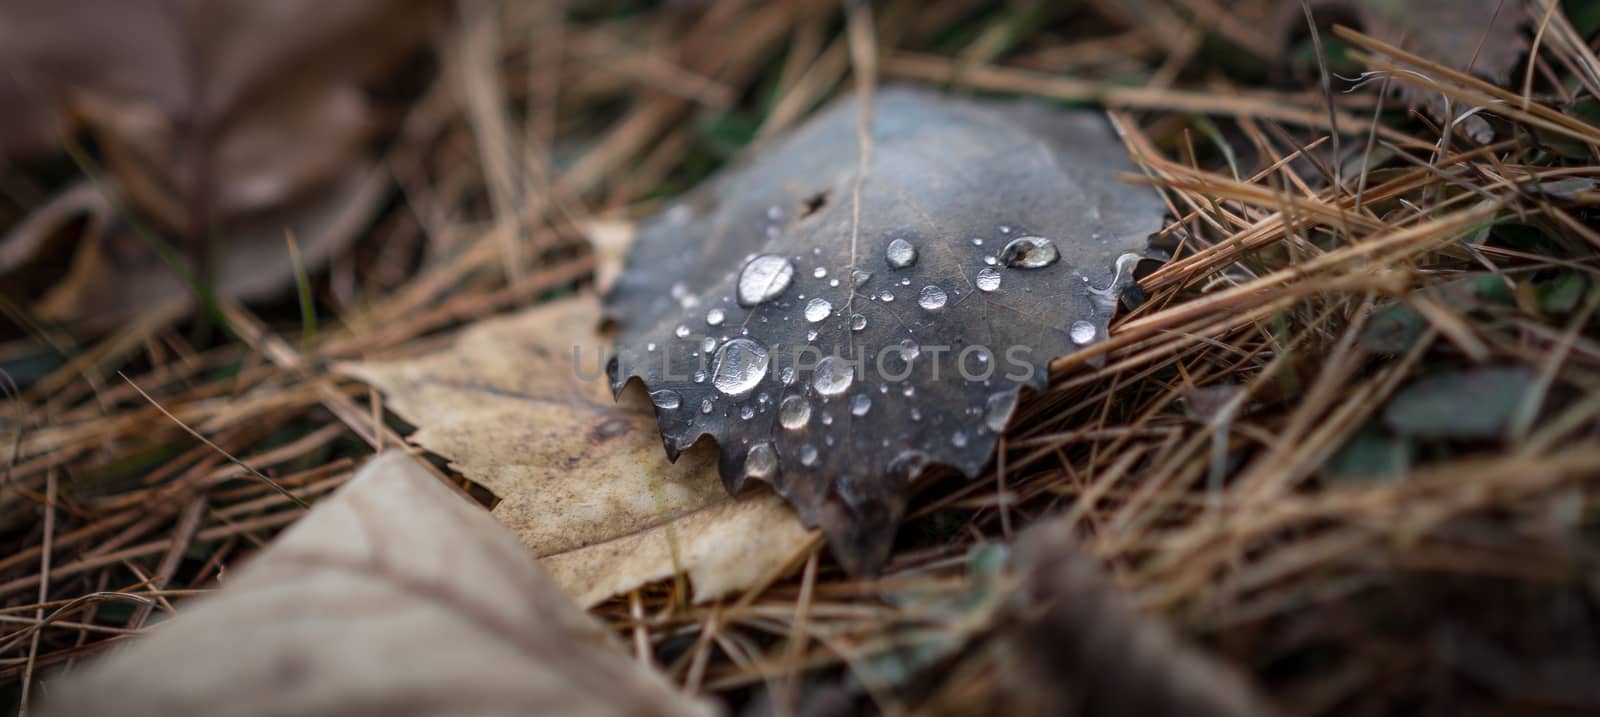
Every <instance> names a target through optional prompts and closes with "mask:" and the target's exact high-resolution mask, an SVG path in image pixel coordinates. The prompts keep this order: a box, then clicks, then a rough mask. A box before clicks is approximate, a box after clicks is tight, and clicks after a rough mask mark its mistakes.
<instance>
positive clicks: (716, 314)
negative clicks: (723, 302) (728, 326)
mask: <svg viewBox="0 0 1600 717" xmlns="http://www.w3.org/2000/svg"><path fill="white" fill-rule="evenodd" d="M725 318H727V314H724V313H723V312H722V309H712V310H710V311H707V312H706V323H707V324H708V325H711V326H721V325H722V320H723V319H725Z"/></svg>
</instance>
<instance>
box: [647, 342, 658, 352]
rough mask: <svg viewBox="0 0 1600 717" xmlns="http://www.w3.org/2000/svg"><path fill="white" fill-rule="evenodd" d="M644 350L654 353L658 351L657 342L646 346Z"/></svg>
mask: <svg viewBox="0 0 1600 717" xmlns="http://www.w3.org/2000/svg"><path fill="white" fill-rule="evenodd" d="M644 350H646V351H654V350H656V342H654V341H651V342H650V343H647V344H645V345H644Z"/></svg>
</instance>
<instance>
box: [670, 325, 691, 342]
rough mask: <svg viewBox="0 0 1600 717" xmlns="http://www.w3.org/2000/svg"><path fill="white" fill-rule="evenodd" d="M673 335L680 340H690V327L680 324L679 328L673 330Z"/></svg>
mask: <svg viewBox="0 0 1600 717" xmlns="http://www.w3.org/2000/svg"><path fill="white" fill-rule="evenodd" d="M672 335H673V336H676V337H678V338H680V339H686V338H689V327H688V326H685V325H683V324H678V328H676V329H673V331H672Z"/></svg>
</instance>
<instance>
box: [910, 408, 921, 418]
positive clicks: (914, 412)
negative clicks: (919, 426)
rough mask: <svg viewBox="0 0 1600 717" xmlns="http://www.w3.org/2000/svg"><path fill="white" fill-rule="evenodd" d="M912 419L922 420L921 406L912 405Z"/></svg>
mask: <svg viewBox="0 0 1600 717" xmlns="http://www.w3.org/2000/svg"><path fill="white" fill-rule="evenodd" d="M911 420H913V421H920V420H922V409H919V408H916V407H912V409H911Z"/></svg>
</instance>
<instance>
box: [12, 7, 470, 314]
mask: <svg viewBox="0 0 1600 717" xmlns="http://www.w3.org/2000/svg"><path fill="white" fill-rule="evenodd" d="M442 7H443V5H442V3H439V2H432V1H428V2H414V3H403V4H400V5H396V4H394V3H389V2H383V1H382V0H352V1H351V2H340V3H333V4H329V3H318V2H312V1H311V0H287V1H285V2H272V3H257V2H249V1H248V0H228V1H225V2H187V1H185V2H176V3H173V2H161V1H158V0H128V1H126V2H118V3H112V4H106V3H99V2H91V1H89V0H22V1H21V2H13V3H6V4H5V5H4V6H0V66H3V67H5V68H6V72H4V73H0V99H4V98H14V99H16V100H17V101H16V102H14V103H11V102H8V103H6V106H7V108H8V114H9V115H11V116H9V117H8V118H6V119H4V120H0V156H6V157H9V158H15V157H27V156H38V155H41V154H49V153H54V152H58V151H59V149H60V143H61V142H62V141H63V140H64V139H66V138H69V137H72V136H74V135H75V134H76V133H77V132H78V131H79V130H80V129H82V130H87V131H88V133H89V134H90V135H92V136H93V138H94V140H95V146H96V147H97V148H98V149H99V151H100V153H101V161H102V162H103V163H104V166H105V168H106V170H107V173H106V175H105V176H104V177H101V178H98V179H99V180H100V181H103V182H104V186H103V187H101V189H102V191H105V192H112V193H115V194H117V195H119V196H120V197H122V199H123V200H124V202H125V203H126V205H127V206H128V207H129V208H131V209H132V210H134V214H135V215H136V216H138V217H139V221H141V222H143V223H145V224H146V225H147V226H148V227H149V228H151V229H152V230H154V231H155V232H156V233H157V234H160V235H163V236H164V237H175V238H176V239H172V238H168V239H165V240H166V241H168V242H170V243H172V244H174V245H176V246H177V247H178V248H179V249H180V250H183V251H184V252H185V253H188V254H192V255H195V256H202V255H204V254H205V252H204V251H202V250H201V248H200V247H199V243H202V242H204V243H211V244H214V245H215V246H216V247H217V248H216V249H215V250H214V251H213V252H212V253H213V254H214V255H215V256H216V257H217V259H216V265H215V266H214V267H213V269H214V270H215V271H214V274H212V276H211V279H212V284H213V286H214V288H215V289H216V290H217V291H218V292H219V293H224V294H230V295H233V296H238V297H241V298H254V297H259V296H262V295H264V294H267V293H271V292H274V291H277V290H279V289H282V288H283V287H284V286H286V285H287V284H288V282H289V281H290V280H291V278H292V276H293V272H292V269H291V268H290V266H291V265H290V264H289V261H288V257H287V248H286V246H285V242H284V235H285V233H286V232H292V233H294V234H295V235H296V237H297V240H298V241H299V243H300V245H301V247H302V249H303V253H304V255H305V258H306V259H307V261H315V260H317V259H319V258H321V257H323V256H326V255H330V254H331V253H332V252H333V251H335V250H337V249H338V248H339V247H340V246H342V245H343V244H344V243H346V242H347V241H348V240H349V239H350V238H352V237H353V236H354V235H355V232H356V231H357V230H358V229H359V228H360V225H361V224H362V223H364V222H365V221H367V220H368V219H369V218H370V216H371V214H372V212H374V211H375V210H376V208H377V205H378V199H380V198H381V197H379V196H378V195H379V194H380V193H379V192H376V191H374V190H373V189H371V188H369V187H368V186H367V185H369V184H373V183H375V182H377V181H378V177H379V175H378V173H377V172H375V171H374V164H373V161H372V159H371V158H370V157H369V156H368V155H369V152H368V145H369V144H370V143H371V142H372V140H373V138H374V135H375V133H376V132H377V130H378V129H379V128H380V125H379V122H378V117H377V113H376V112H374V110H373V108H372V107H371V106H370V105H369V102H368V100H367V96H366V94H365V93H364V92H363V90H362V85H363V83H367V82H370V81H371V80H373V79H374V78H375V77H377V76H378V75H379V73H383V72H387V71H389V70H390V69H392V68H393V67H394V66H395V65H396V64H397V62H398V61H400V60H401V59H403V58H404V57H406V56H408V55H409V54H411V53H414V52H417V51H419V50H420V49H422V48H423V46H424V45H423V43H424V42H425V40H426V38H427V35H428V33H429V32H430V31H431V29H432V28H433V27H436V26H438V24H439V23H438V19H439V18H440V14H439V13H438V10H440V9H441V8H442ZM76 191H78V190H77V189H76V188H71V189H69V190H67V192H66V193H67V194H69V195H70V194H72V193H73V192H76ZM38 211H40V212H41V213H44V214H46V215H47V216H50V217H54V218H55V219H56V221H54V222H42V221H28V222H23V223H22V224H21V225H20V226H18V227H15V228H14V229H13V230H12V231H11V232H10V233H9V234H8V235H7V236H5V237H4V238H3V242H0V247H3V249H0V258H3V260H0V276H12V275H21V274H24V273H25V272H26V271H27V270H28V269H29V268H30V267H31V264H30V262H32V261H33V260H34V259H35V258H36V257H38V256H39V255H38V254H37V253H34V252H30V251H27V249H30V248H39V247H42V245H44V244H45V243H46V242H45V239H46V238H52V237H54V238H60V236H61V235H64V234H73V232H72V229H73V227H74V226H75V224H74V221H75V220H76V219H78V218H79V217H86V218H88V219H89V222H88V227H89V231H86V232H82V233H81V235H78V236H76V237H73V238H76V239H77V240H78V241H77V245H78V248H79V253H78V255H77V256H76V257H75V259H74V263H73V266H72V269H71V271H70V273H69V275H68V276H67V278H66V279H65V281H64V282H63V286H62V287H60V288H59V289H57V290H56V291H54V292H53V293H52V294H51V295H49V296H48V297H47V298H46V299H45V300H44V301H43V302H41V303H40V304H39V305H38V307H37V311H38V313H39V314H40V316H41V318H45V319H51V320H72V319H81V318H88V319H91V320H93V321H96V322H100V323H105V322H110V321H115V320H116V319H117V318H119V317H121V316H125V315H127V314H129V313H132V312H136V311H139V310H141V309H146V308H149V307H150V306H152V305H154V304H160V303H165V302H167V301H170V300H173V299H177V298H182V297H184V296H186V295H187V288H186V287H185V286H184V284H183V283H182V281H181V280H180V279H179V278H178V277H176V276H174V275H173V274H172V272H170V271H169V270H168V269H167V267H166V266H165V265H164V263H163V262H162V261H161V260H160V259H159V258H158V257H157V256H156V250H155V249H154V248H153V247H151V246H150V243H149V240H148V239H144V238H139V237H137V236H135V234H134V232H133V231H132V229H131V228H130V227H129V226H128V225H127V224H126V223H125V222H124V221H121V219H126V218H125V217H119V218H117V219H118V220H117V221H112V220H111V219H110V218H108V216H107V215H108V214H110V212H111V209H110V208H104V209H101V210H100V211H98V212H90V211H88V210H87V209H85V210H83V211H81V212H80V213H75V214H66V215H62V213H61V212H60V207H59V206H46V207H44V208H42V209H40V210H38ZM263 258H267V259H269V260H268V261H266V262H263V261H262V259H263ZM194 273H195V274H197V275H200V274H203V273H204V272H201V271H198V270H196V271H194Z"/></svg>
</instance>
